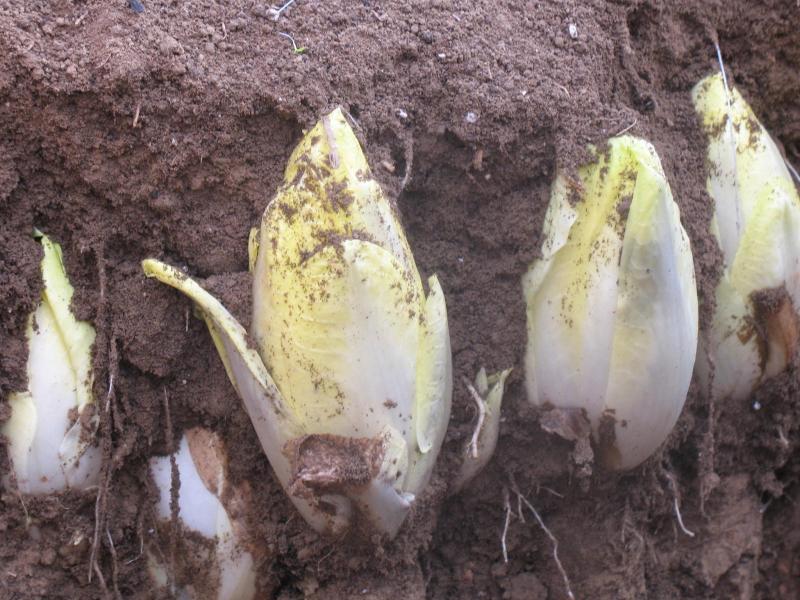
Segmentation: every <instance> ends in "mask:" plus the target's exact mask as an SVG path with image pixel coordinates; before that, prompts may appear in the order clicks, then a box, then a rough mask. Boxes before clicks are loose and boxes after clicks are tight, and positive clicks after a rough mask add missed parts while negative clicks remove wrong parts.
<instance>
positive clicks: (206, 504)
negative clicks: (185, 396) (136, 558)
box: [148, 429, 256, 600]
mask: <svg viewBox="0 0 800 600" xmlns="http://www.w3.org/2000/svg"><path fill="white" fill-rule="evenodd" d="M174 459H175V463H176V466H177V469H178V474H179V478H180V489H179V494H178V517H179V518H180V519H181V521H182V522H183V525H184V527H185V528H188V529H189V530H190V531H192V532H195V533H198V534H200V535H201V536H203V537H204V538H206V539H207V540H208V541H209V542H210V543H211V545H210V546H208V545H205V544H200V545H197V544H195V542H194V541H193V540H192V538H190V537H185V538H184V540H183V545H184V548H186V549H187V550H188V551H186V552H183V553H182V554H181V556H180V558H179V560H180V561H183V562H182V564H181V565H180V568H178V567H175V568H176V571H175V572H173V573H172V577H171V579H172V580H176V579H180V578H181V574H184V576H187V577H186V578H187V579H188V581H178V590H175V591H176V592H177V593H178V594H179V595H181V596H184V597H186V598H188V599H190V600H205V599H212V598H213V599H214V600H251V599H252V598H255V595H256V572H255V566H254V560H253V555H252V554H251V553H250V552H249V551H248V550H247V549H246V548H245V542H244V540H242V539H241V536H240V535H239V533H238V532H239V531H242V530H246V524H243V523H242V524H240V525H239V526H238V528H237V527H236V526H234V524H233V523H232V522H231V518H230V516H229V514H228V511H227V510H226V508H225V506H224V505H223V503H222V499H224V498H226V497H228V496H229V495H230V494H228V493H227V492H226V490H227V487H228V484H227V476H226V465H225V462H226V461H227V456H226V455H225V454H224V450H223V449H222V444H221V442H220V441H219V439H218V438H217V437H216V436H215V435H214V434H213V433H211V432H209V431H206V430H201V429H192V430H189V431H187V432H186V435H184V436H183V437H182V438H181V441H180V444H179V447H178V451H177V452H176V453H175V455H174ZM150 472H151V474H152V476H153V480H154V481H155V484H156V487H157V488H158V492H159V497H158V503H157V505H156V514H157V515H158V517H159V519H161V520H163V521H169V520H170V519H171V517H172V512H171V506H170V503H171V498H172V484H173V481H172V464H171V459H170V457H169V456H161V457H155V458H152V459H150ZM193 560H199V561H202V564H201V565H198V564H192V561H193ZM148 562H149V563H151V564H150V570H151V573H152V575H153V579H154V581H155V583H156V584H157V585H165V584H166V582H167V581H168V580H169V578H168V577H167V574H168V573H169V572H170V570H171V568H172V567H173V566H174V565H168V564H164V563H162V562H161V561H160V560H159V559H158V558H157V556H156V555H155V554H154V553H152V552H151V553H150V555H149V561H148ZM201 566H202V569H203V570H202V572H197V571H195V569H197V568H198V567H201Z"/></svg>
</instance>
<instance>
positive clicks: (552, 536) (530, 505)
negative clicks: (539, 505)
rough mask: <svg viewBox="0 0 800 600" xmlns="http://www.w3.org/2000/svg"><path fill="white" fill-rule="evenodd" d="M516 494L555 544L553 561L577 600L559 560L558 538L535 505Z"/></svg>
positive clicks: (573, 599)
mask: <svg viewBox="0 0 800 600" xmlns="http://www.w3.org/2000/svg"><path fill="white" fill-rule="evenodd" d="M514 493H515V494H516V495H517V498H519V499H521V500H522V502H523V503H524V504H525V506H527V507H528V508H529V509H530V511H531V512H532V513H533V516H534V517H536V521H537V522H538V523H539V527H541V528H542V531H544V533H545V535H547V537H549V538H550V541H551V542H552V543H553V559H554V560H555V562H556V566H557V567H558V571H559V573H561V577H562V578H563V579H564V587H565V588H566V591H567V596H568V597H569V598H570V599H571V600H575V594H573V593H572V586H571V585H570V582H569V577H568V576H567V572H566V570H565V569H564V565H562V564H561V560H560V559H559V558H558V540H557V539H556V536H554V535H553V533H552V532H551V531H550V530H549V529H548V528H547V525H545V524H544V521H542V517H540V516H539V512H538V511H537V510H536V509H535V508H534V507H533V504H531V503H530V502H528V499H527V498H526V497H525V496H523V495H522V494H521V493H520V492H519V490H516V489H515V490H514Z"/></svg>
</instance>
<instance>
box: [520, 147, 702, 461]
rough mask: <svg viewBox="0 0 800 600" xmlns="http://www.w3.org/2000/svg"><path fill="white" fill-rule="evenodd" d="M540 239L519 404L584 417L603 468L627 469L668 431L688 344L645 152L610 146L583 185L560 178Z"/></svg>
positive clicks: (689, 292) (689, 271)
mask: <svg viewBox="0 0 800 600" xmlns="http://www.w3.org/2000/svg"><path fill="white" fill-rule="evenodd" d="M544 240H545V241H544V244H543V247H542V258H541V259H540V260H537V261H535V262H534V264H533V265H532V266H531V269H530V270H529V271H528V273H527V274H526V276H525V277H524V278H523V287H524V291H525V298H526V302H527V306H528V351H527V355H526V383H527V388H528V397H529V399H530V400H531V402H533V403H534V404H536V405H538V406H555V407H558V408H578V409H584V410H585V411H586V413H587V416H588V417H589V420H590V421H591V423H592V428H593V437H594V439H595V441H596V442H597V443H598V445H599V447H600V457H601V460H602V461H603V463H604V464H605V465H606V466H609V467H611V468H619V469H624V468H630V467H633V466H636V465H638V464H639V463H641V462H642V461H644V460H645V459H646V458H647V457H648V456H649V455H650V454H652V453H653V452H654V451H655V450H656V448H657V447H658V446H659V445H660V444H661V443H662V442H663V441H664V439H665V438H666V437H667V435H668V434H669V432H670V431H671V429H672V427H673V426H674V424H675V422H676V420H677V418H678V415H679V414H680V411H681V408H682V406H683V403H684V401H685V397H686V392H687V390H688V387H689V382H690V379H691V372H692V368H693V364H694V358H695V351H696V344H697V292H696V284H695V279H694V268H693V263H692V257H691V249H690V247H689V242H688V238H687V236H686V233H685V232H684V231H683V228H682V226H681V224H680V217H679V212H678V208H677V206H676V205H675V203H674V202H673V200H672V195H671V193H670V190H669V186H668V184H667V181H666V178H665V177H664V173H663V171H662V169H661V165H660V163H659V161H658V157H657V155H656V153H655V150H654V149H653V147H652V146H651V145H650V144H648V143H647V142H644V141H643V140H638V139H636V138H632V137H629V136H623V137H620V138H614V139H612V140H610V141H609V143H608V150H607V152H605V153H603V154H600V155H599V156H598V159H597V162H595V163H593V164H591V165H588V166H586V167H584V168H582V169H581V170H580V182H575V183H570V182H568V181H567V180H566V178H565V177H564V176H563V175H559V177H558V178H557V180H556V182H555V184H554V186H553V191H552V196H551V203H550V207H549V209H548V213H547V215H546V217H545V231H544ZM662 377H664V378H665V379H664V383H662Z"/></svg>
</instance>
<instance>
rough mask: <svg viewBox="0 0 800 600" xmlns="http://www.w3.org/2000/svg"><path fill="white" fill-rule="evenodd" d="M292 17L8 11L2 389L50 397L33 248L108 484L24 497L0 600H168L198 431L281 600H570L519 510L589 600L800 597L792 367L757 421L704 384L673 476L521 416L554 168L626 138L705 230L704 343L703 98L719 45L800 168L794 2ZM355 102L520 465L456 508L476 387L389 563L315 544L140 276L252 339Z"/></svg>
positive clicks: (212, 365)
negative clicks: (165, 575)
mask: <svg viewBox="0 0 800 600" xmlns="http://www.w3.org/2000/svg"><path fill="white" fill-rule="evenodd" d="M139 8H142V9H143V10H141V12H138V11H137V10H135V9H139ZM268 9H269V6H268V5H267V4H266V3H264V2H258V1H255V0H234V1H230V2H219V1H214V0H187V1H184V2H175V1H166V0H165V1H162V2H157V1H156V0H141V2H138V1H133V0H131V2H130V3H129V2H127V1H125V0H111V1H107V0H74V1H70V0H56V1H50V0H47V1H45V0H38V1H36V0H33V1H30V2H13V1H11V0H3V1H0V266H1V268H0V306H2V311H0V331H1V332H2V338H0V339H1V340H2V343H0V391H2V394H3V396H4V397H5V396H6V395H7V394H8V393H9V392H11V391H14V390H18V389H21V388H22V387H24V381H25V356H26V352H25V346H24V341H23V340H24V329H25V324H26V318H27V315H28V313H29V312H30V311H31V310H32V309H33V308H34V306H35V303H36V301H37V298H38V295H39V290H40V286H41V284H40V279H39V273H38V262H39V260H40V249H39V247H38V245H37V244H36V242H35V241H34V240H33V239H32V237H31V231H32V229H33V227H34V226H36V227H38V228H39V229H41V230H42V231H45V232H46V233H48V234H49V235H50V236H52V237H53V238H54V239H55V240H57V241H58V242H60V243H61V244H62V245H63V248H64V257H65V261H66V265H67V271H68V273H69V275H70V277H71V279H72V281H73V284H74V286H75V288H76V296H75V300H74V305H75V307H76V310H78V312H79V313H80V316H81V317H82V318H84V319H90V320H92V321H93V322H94V323H95V326H96V328H97V330H98V338H97V342H96V356H95V394H96V396H97V398H98V399H99V400H98V405H99V407H100V409H101V410H100V414H101V416H102V422H101V435H102V439H103V444H104V446H103V448H104V452H105V459H106V460H105V471H104V476H103V482H104V484H103V486H102V488H101V493H100V494H99V495H98V494H96V493H94V492H87V493H84V494H79V493H68V494H62V495H59V496H55V497H48V498H24V499H22V498H20V497H19V496H18V495H17V494H15V493H13V492H5V493H4V494H3V495H2V497H0V532H2V533H0V535H2V538H3V544H2V545H1V546H0V598H3V599H11V598H14V599H28V598H71V599H76V600H88V599H94V598H106V597H121V598H135V599H145V598H155V597H158V594H157V593H156V592H154V591H153V587H152V585H151V584H150V583H149V580H148V577H147V574H146V568H145V564H146V560H145V557H144V553H143V548H144V547H145V545H146V544H150V543H151V542H152V539H153V536H154V535H155V532H156V529H157V527H156V525H155V523H154V521H153V509H152V504H153V500H154V498H155V491H154V489H153V486H152V484H151V483H150V481H149V478H148V476H147V460H148V457H150V456H151V455H154V454H163V453H165V452H167V451H168V450H169V449H170V448H172V449H174V443H175V440H177V439H179V437H180V432H181V431H183V430H185V429H186V428H189V427H193V426H198V425H200V426H204V427H208V428H211V429H213V430H215V431H217V432H218V433H219V434H220V435H221V436H222V437H223V439H225V440H226V441H227V443H228V444H229V446H230V452H231V455H232V456H233V457H234V460H233V461H232V465H231V476H232V478H233V479H234V481H235V483H237V484H238V483H245V482H246V485H248V486H249V489H250V491H251V492H252V494H253V497H254V498H257V499H258V500H257V502H256V506H257V513H256V514H253V515H250V522H251V528H252V532H253V534H254V536H256V538H257V539H259V540H261V542H262V544H263V552H264V556H265V558H264V560H263V561H261V563H260V568H259V577H260V581H259V584H260V586H261V588H262V589H263V590H264V596H263V597H265V598H276V599H281V600H289V599H294V598H300V597H308V598H319V599H322V598H325V599H331V600H338V599H344V598H354V597H358V598H370V599H375V600H378V599H388V598H398V597H402V598H408V599H409V600H411V599H421V598H429V599H433V600H439V599H445V598H487V599H492V598H494V599H500V598H504V599H511V600H518V599H522V598H526V599H528V598H542V599H544V598H549V599H562V598H565V597H566V592H565V581H564V579H563V577H562V574H561V573H560V571H559V569H558V566H557V564H556V561H555V560H554V553H553V543H552V541H551V539H550V538H549V537H548V536H547V535H546V533H545V532H544V531H543V529H542V528H541V527H540V526H539V524H538V523H537V521H536V519H535V518H534V516H533V513H532V512H531V511H530V510H529V509H527V508H525V506H524V502H522V500H521V496H524V498H525V499H527V500H528V501H529V502H530V503H531V504H532V505H533V506H534V507H535V508H536V509H537V511H538V514H539V515H540V516H541V518H542V520H543V522H544V524H545V525H546V526H547V528H548V529H549V531H550V532H551V533H552V535H553V536H554V538H555V539H557V540H558V557H559V558H560V562H561V563H562V564H563V569H564V572H565V573H566V574H567V576H568V578H569V581H570V584H571V588H572V590H573V592H574V595H575V597H576V598H597V599H605V598H620V599H625V598H637V599H638V598H657V599H670V598H682V599H699V598H737V599H778V598H798V597H800V534H798V532H799V531H800V504H799V503H798V501H797V498H798V496H800V483H798V480H799V479H800V459H799V458H798V447H800V404H798V400H797V398H798V392H800V381H799V379H798V370H797V365H794V366H793V367H792V368H791V369H790V370H789V371H788V372H787V373H785V374H783V375H781V376H780V377H778V378H776V379H774V380H772V381H770V382H769V383H767V384H766V385H765V386H764V387H763V388H762V389H761V390H759V391H758V392H757V393H756V394H755V395H754V397H753V398H750V399H748V401H747V402H743V403H725V404H714V403H711V402H709V401H708V400H706V399H705V397H704V395H703V394H702V393H701V390H700V389H699V387H700V386H699V385H698V383H697V382H696V381H695V382H694V383H693V385H692V388H691V389H690V395H689V398H688V400H687V403H686V407H685V408H684V411H683V414H682V416H681V418H680V421H679V422H678V425H677V426H676V428H675V430H674V432H673V434H672V435H671V436H670V438H669V440H668V441H667V443H666V444H665V446H664V448H663V450H662V451H661V452H659V453H658V455H657V456H655V457H653V458H651V459H650V460H649V461H647V462H646V463H645V465H643V466H642V467H639V468H637V469H635V470H633V471H630V472H626V473H622V474H610V473H608V472H605V471H603V470H602V469H600V468H599V467H597V466H595V465H593V463H592V458H591V449H590V448H588V447H583V448H582V449H581V448H578V447H577V446H576V444H575V443H573V442H569V441H566V440H564V439H562V438H560V437H558V436H557V435H554V434H551V433H547V432H546V431H545V430H543V429H542V428H541V427H540V424H539V415H538V414H537V413H536V411H534V410H533V409H532V408H530V407H529V405H528V404H527V402H526V400H525V398H524V389H523V384H522V379H523V368H522V357H523V354H524V346H525V336H526V333H525V314H524V306H523V300H522V294H521V288H520V276H521V275H522V273H523V272H524V271H525V269H526V268H527V266H528V264H529V263H530V261H531V260H532V259H533V258H534V257H535V256H536V255H537V248H538V247H539V246H540V242H541V240H540V231H541V225H542V218H543V214H544V210H545V207H546V203H547V200H548V191H549V186H550V183H551V181H552V179H553V176H554V174H555V172H556V170H557V169H559V168H564V169H572V168H574V167H575V166H576V165H578V164H580V162H581V161H583V160H584V159H585V158H586V156H587V152H586V145H587V144H588V143H598V144H600V143H603V141H604V140H605V139H606V138H607V137H608V136H610V135H614V134H616V133H618V132H620V131H623V130H627V131H629V132H630V133H632V134H635V135H639V136H643V137H645V138H647V139H648V140H650V141H651V142H652V143H653V144H654V145H655V147H656V149H657V150H658V152H659V155H660V157H661V160H662V163H663V165H664V169H665V171H666V173H667V176H668V179H669V182H670V184H671V186H672V190H673V193H674V196H675V199H676V201H677V203H678V204H679V206H680V208H681V213H682V219H683V222H684V224H685V227H686V229H687V231H688V233H689V236H690V238H691V241H692V246H693V250H694V257H695V267H696V271H697V276H698V282H699V288H700V307H701V329H702V333H705V332H706V328H707V326H708V324H709V322H710V314H711V311H712V309H713V290H714V286H715V283H716V281H717V279H718V277H719V273H720V255H719V252H718V251H717V249H716V244H715V242H714V240H713V238H712V237H711V235H710V234H709V221H710V216H711V201H710V199H709V197H708V196H707V195H706V193H705V185H704V177H705V175H704V151H705V149H704V141H703V138H702V135H701V132H700V129H699V127H698V124H697V121H696V118H695V115H694V111H693V108H692V106H691V100H690V94H689V91H690V89H691V87H692V86H693V85H694V83H696V82H697V81H698V80H699V79H700V78H701V77H703V76H705V75H706V74H708V73H710V72H712V71H713V70H714V69H716V68H717V64H716V55H715V50H714V45H713V44H714V41H717V40H718V42H719V45H720V47H721V50H722V53H723V55H724V57H725V59H726V64H727V67H728V69H729V75H730V76H731V77H732V78H733V81H734V82H735V85H737V86H738V87H739V89H740V90H741V91H742V93H743V94H744V96H745V97H746V98H747V99H748V100H749V101H750V102H751V104H752V106H753V107H754V109H755V111H756V113H757V114H758V115H760V117H761V119H762V121H763V122H764V124H765V125H766V127H767V128H768V129H769V131H770V132H771V133H772V135H773V136H774V138H775V139H776V141H777V142H778V143H779V144H780V145H782V147H783V149H784V150H785V152H786V156H787V158H788V159H789V161H791V162H792V163H793V164H794V165H796V166H800V104H798V102H797V98H798V97H800V70H798V68H797V67H798V65H800V43H798V38H797V28H798V25H800V8H798V5H797V2H796V1H795V0H783V1H777V0H763V1H757V2H755V1H751V0H729V1H722V0H709V1H707V2H702V3H700V2H692V1H691V0H673V1H671V2H666V1H659V0H616V1H611V2H605V1H601V0H588V1H577V0H575V1H560V2H556V1H552V2H524V1H523V0H504V1H499V2H467V1H464V0H428V1H422V0H399V1H397V2H387V1H377V0H361V1H360V2H347V1H344V0H330V1H326V2H321V1H319V0H297V1H296V2H295V3H294V4H293V5H292V6H291V7H290V8H288V9H287V10H286V11H285V12H284V13H283V14H282V15H281V16H280V18H279V19H278V20H277V21H276V20H273V19H272V18H271V17H270V15H269V12H268ZM573 26H574V27H573ZM283 34H288V35H289V36H291V37H292V38H293V39H294V42H295V43H296V44H297V46H298V47H301V48H303V49H304V51H302V52H294V51H293V45H292V41H291V40H290V39H289V38H288V37H286V36H284V35H283ZM336 105H341V106H343V107H344V108H345V109H346V110H347V111H348V112H349V113H350V115H351V116H352V117H353V119H354V120H355V122H356V123H357V124H358V130H357V132H358V135H359V136H360V137H361V139H362V141H363V143H364V144H365V148H366V151H367V154H368V157H369V160H370V163H371V164H372V165H373V168H374V171H375V172H376V173H377V174H378V176H379V177H380V179H381V182H382V184H383V186H384V188H385V190H386V191H387V192H388V193H389V194H391V195H392V196H393V197H396V198H397V203H398V207H399V211H400V213H401V216H402V220H403V223H404V225H405V227H406V231H407V234H408V237H409V241H410V244H411V247H412V250H413V252H414V255H415V257H416V259H417V264H418V266H419V269H420V271H421V274H422V275H423V277H427V276H428V275H429V274H431V273H436V274H438V276H439V279H440V281H441V284H442V287H443V289H444V292H445V295H446V297H447V303H448V313H449V320H450V330H451V335H452V347H453V357H454V375H455V381H456V382H460V381H461V380H462V377H464V376H467V377H469V378H472V377H474V375H475V373H476V372H477V370H478V369H479V368H480V367H481V366H485V367H486V368H487V369H488V370H489V371H490V372H493V371H496V370H499V369H502V368H506V367H509V366H513V367H514V371H513V373H512V374H511V376H510V378H509V380H508V391H507V394H506V398H505V401H504V405H503V422H502V425H501V432H500V441H499V444H498V447H497V451H496V453H495V457H494V459H493V460H492V461H491V463H490V464H489V466H488V467H487V468H486V470H485V471H484V472H483V473H482V474H481V475H480V476H479V477H478V478H477V479H476V480H475V481H474V482H473V483H472V484H470V485H469V486H467V487H466V489H464V490H463V491H461V492H460V493H459V494H457V495H448V492H447V490H448V483H449V482H450V478H451V477H452V476H453V474H454V472H455V469H456V466H457V464H458V461H459V456H460V452H461V448H462V445H463V444H464V441H465V439H466V438H467V437H468V436H469V435H470V433H471V427H472V420H473V418H474V406H473V403H472V401H471V400H470V397H469V394H468V392H467V390H466V389H465V388H464V387H463V386H461V385H458V384H457V385H456V386H455V396H454V405H453V414H452V418H451V423H450V428H449V432H448V436H447V439H446V441H445V446H444V448H443V451H442V454H441V457H440V460H439V463H438V466H437V470H436V473H435V475H434V479H433V481H432V483H431V486H430V491H429V492H428V493H427V494H426V495H425V496H424V497H423V498H421V499H420V501H419V502H418V504H417V505H416V508H415V509H414V511H412V514H411V515H410V517H409V519H408V520H407V522H406V524H405V525H404V526H403V528H402V530H401V532H400V534H399V535H398V537H397V538H396V539H395V540H394V541H392V542H382V541H380V540H370V539H364V538H363V537H356V536H353V537H352V538H345V539H340V540H331V539H328V538H324V537H320V536H318V535H317V534H315V533H314V532H313V531H312V530H311V529H310V528H309V527H308V526H306V525H305V524H304V523H303V521H302V519H301V518H300V517H299V516H298V515H297V513H296V512H295V510H294V508H293V507H292V506H291V505H290V503H289V501H288V500H287V499H286V497H285V495H284V493H283V492H282V490H281V489H280V487H279V485H278V483H277V482H276V480H275V479H274V477H273V475H272V472H271V470H270V467H269V465H268V463H267V460H266V458H265V456H264V455H263V453H262V451H261V449H260V447H259V444H258V441H257V438H256V436H255V433H254V432H253V429H252V427H251V425H250V423H249V421H248V419H247V416H246V415H245V413H244V410H243V408H242V406H241V403H240V401H239V400H238V398H237V396H236V394H235V392H234V391H233V389H232V387H231V386H230V384H229V382H228V380H227V378H226V375H225V372H224V369H223V366H222V364H221V362H220V360H219V359H218V357H217V354H216V351H215V350H214V347H213V345H212V343H211V339H210V337H209V335H208V333H207V331H206V328H205V325H204V324H203V323H202V321H200V320H198V319H196V318H195V317H194V316H193V315H192V312H191V308H190V306H189V303H188V302H187V301H186V300H185V299H184V298H183V297H181V296H180V295H179V294H177V293H176V292H174V291H173V290H171V289H169V288H167V287H166V286H163V285H159V284H157V283H155V282H153V281H150V280H146V279H145V277H144V276H143V274H142V271H141V268H140V265H139V263H140V261H141V260H142V259H143V258H145V257H149V256H153V257H159V258H163V259H164V260H166V261H168V262H170V263H172V264H175V265H178V266H181V267H185V268H186V269H187V271H188V272H189V273H191V274H192V275H193V276H196V277H197V278H198V279H199V280H200V281H201V283H203V284H204V285H205V286H206V287H207V288H208V289H209V290H210V291H211V292H212V293H214V294H215V295H217V296H218V297H219V298H220V299H221V300H222V301H223V303H224V304H225V305H226V306H227V307H228V308H229V309H230V310H231V311H232V312H233V313H234V314H235V315H236V316H237V318H240V319H241V320H242V322H243V323H248V322H249V310H250V299H249V298H250V280H249V275H248V273H247V236H248V232H249V230H250V227H252V226H253V225H255V224H256V223H257V222H258V220H259V217H260V214H261V212H262V211H263V209H264V207H265V205H266V203H267V201H268V200H269V198H270V197H271V195H272V193H273V192H274V190H275V189H276V187H277V185H278V183H279V181H280V179H281V176H282V170H283V166H284V164H285V162H286V159H287V158H288V156H289V153H290V152H291V150H292V148H293V145H294V144H295V143H296V142H297V141H298V140H299V137H300V135H301V132H302V130H303V129H304V128H307V127H309V126H310V125H312V124H313V123H314V122H315V121H316V120H317V119H318V118H319V116H320V115H322V114H323V113H324V112H326V111H328V110H330V109H331V108H333V107H335V106H336ZM167 409H168V410H169V412H168V413H167ZM8 414H9V410H8V407H7V405H6V404H5V403H4V402H0V419H4V418H7V416H8ZM584 446H585V445H584ZM587 451H588V455H587V454H586V452H587ZM2 454H4V453H3V452H0V455H2ZM2 460H3V461H4V460H5V459H4V458H3V459H2ZM2 468H3V469H4V470H5V469H7V468H8V467H7V464H5V462H4V463H3V467H2ZM676 505H679V506H680V514H681V516H682V523H683V527H682V526H681V524H680V522H679V521H678V519H677V518H676V511H675V506H676ZM506 506H508V508H509V509H510V511H509V512H508V513H507V511H506ZM521 517H524V519H523V518H521ZM506 519H508V532H507V536H506V541H507V554H508V562H505V561H504V558H503V551H502V547H501V535H502V532H503V529H504V525H505V523H506ZM96 524H97V526H96ZM684 528H685V530H684ZM689 532H691V533H693V534H694V535H693V536H691V535H689V534H688V533H689ZM93 548H94V552H93ZM93 559H95V561H96V569H92V568H90V564H92V562H91V561H92V560H93ZM90 576H91V577H90Z"/></svg>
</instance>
